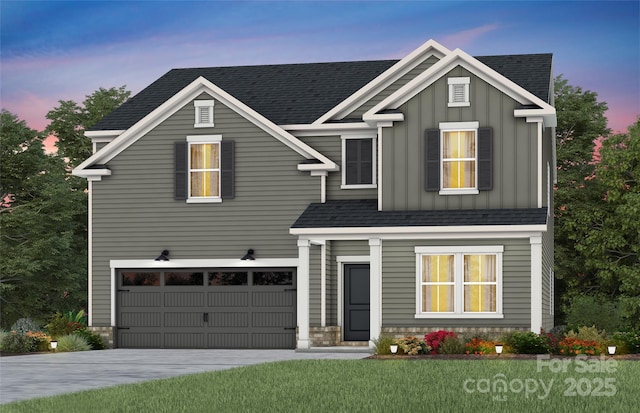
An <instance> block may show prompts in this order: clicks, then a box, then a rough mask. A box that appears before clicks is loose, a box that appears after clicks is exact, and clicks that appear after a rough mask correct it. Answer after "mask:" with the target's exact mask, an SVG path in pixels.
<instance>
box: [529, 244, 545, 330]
mask: <svg viewBox="0 0 640 413" xmlns="http://www.w3.org/2000/svg"><path fill="white" fill-rule="evenodd" d="M529 242H530V244H531V331H533V332H534V333H536V334H538V333H540V329H541V328H542V236H532V237H531V238H530V239H529Z"/></svg>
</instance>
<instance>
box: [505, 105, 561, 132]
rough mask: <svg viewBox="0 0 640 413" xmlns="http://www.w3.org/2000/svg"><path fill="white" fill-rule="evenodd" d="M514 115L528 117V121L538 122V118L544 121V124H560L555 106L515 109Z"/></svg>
mask: <svg viewBox="0 0 640 413" xmlns="http://www.w3.org/2000/svg"><path fill="white" fill-rule="evenodd" d="M513 116H514V117H516V118H526V119H527V122H538V119H542V120H543V121H544V126H548V127H552V128H553V127H556V126H558V118H557V115H556V109H555V108H554V107H547V108H541V109H514V110H513Z"/></svg>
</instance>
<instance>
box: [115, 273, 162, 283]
mask: <svg viewBox="0 0 640 413" xmlns="http://www.w3.org/2000/svg"><path fill="white" fill-rule="evenodd" d="M122 285H123V286H124V285H142V286H159V285H160V273H159V272H133V271H131V272H123V273H122Z"/></svg>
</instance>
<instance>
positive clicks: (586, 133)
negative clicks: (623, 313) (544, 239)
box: [554, 76, 615, 302]
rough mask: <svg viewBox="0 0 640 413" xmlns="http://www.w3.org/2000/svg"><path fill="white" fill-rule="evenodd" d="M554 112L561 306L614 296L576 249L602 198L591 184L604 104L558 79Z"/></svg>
mask: <svg viewBox="0 0 640 413" xmlns="http://www.w3.org/2000/svg"><path fill="white" fill-rule="evenodd" d="M555 107H556V112H557V117H558V126H557V127H556V148H557V162H558V164H557V167H558V171H557V172H558V183H557V188H556V190H555V191H554V204H555V211H554V217H555V261H556V269H555V274H556V277H557V278H558V280H559V282H558V288H557V290H558V293H559V294H561V295H562V296H563V298H564V300H565V302H567V301H570V299H571V298H572V297H573V296H575V295H579V294H588V295H600V296H608V297H611V296H615V291H612V290H615V289H614V288H613V287H612V286H606V285H602V284H601V280H598V279H597V277H596V274H595V273H594V272H593V271H592V270H590V269H588V268H587V266H586V263H585V260H584V257H583V256H582V255H581V254H580V253H579V252H578V251H576V248H575V245H576V241H577V236H578V235H577V234H578V232H580V231H582V229H583V228H582V225H584V222H585V221H586V220H588V217H590V216H591V215H592V213H593V209H594V208H598V207H599V204H600V201H601V198H602V190H601V188H599V183H598V182H597V181H595V180H594V179H593V177H594V174H595V168H596V163H595V162H594V145H595V142H596V140H597V139H599V138H600V137H605V136H608V134H609V129H608V128H607V119H606V117H605V112H606V110H607V105H606V103H604V102H599V101H598V95H597V94H596V93H594V92H591V91H585V90H583V89H582V88H580V87H575V86H572V85H570V84H569V83H568V81H567V80H566V79H564V78H563V77H562V76H558V77H557V78H556V79H555Z"/></svg>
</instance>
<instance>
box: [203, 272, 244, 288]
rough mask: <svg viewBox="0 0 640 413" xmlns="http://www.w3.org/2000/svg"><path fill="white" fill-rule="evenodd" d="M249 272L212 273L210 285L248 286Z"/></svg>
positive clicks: (210, 274)
mask: <svg viewBox="0 0 640 413" xmlns="http://www.w3.org/2000/svg"><path fill="white" fill-rule="evenodd" d="M248 284H249V273H247V272H210V273H209V285H248Z"/></svg>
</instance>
